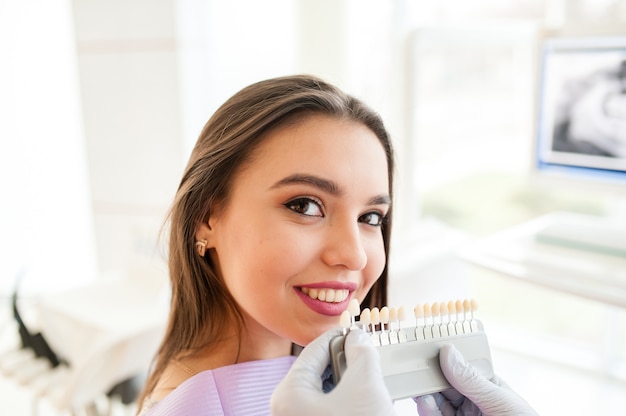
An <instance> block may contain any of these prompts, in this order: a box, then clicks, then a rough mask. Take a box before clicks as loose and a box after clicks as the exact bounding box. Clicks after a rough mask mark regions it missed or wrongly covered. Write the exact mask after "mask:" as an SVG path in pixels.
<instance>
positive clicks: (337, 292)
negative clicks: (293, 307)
mask: <svg viewBox="0 0 626 416" xmlns="http://www.w3.org/2000/svg"><path fill="white" fill-rule="evenodd" d="M300 290H302V293H304V294H306V295H308V296H309V297H310V298H311V299H317V300H321V301H322V302H328V303H339V302H343V301H344V300H346V298H347V297H348V295H349V294H350V292H349V291H348V289H330V288H328V289H309V288H307V287H302V288H300Z"/></svg>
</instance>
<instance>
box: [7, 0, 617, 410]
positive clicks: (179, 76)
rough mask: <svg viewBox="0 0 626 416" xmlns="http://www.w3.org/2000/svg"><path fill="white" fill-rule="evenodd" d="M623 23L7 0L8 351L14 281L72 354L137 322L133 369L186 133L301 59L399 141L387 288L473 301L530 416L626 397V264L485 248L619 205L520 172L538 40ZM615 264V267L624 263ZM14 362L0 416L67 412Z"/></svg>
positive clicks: (352, 1)
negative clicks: (514, 258)
mask: <svg viewBox="0 0 626 416" xmlns="http://www.w3.org/2000/svg"><path fill="white" fill-rule="evenodd" d="M620 35H623V36H626V1H625V0H524V1H522V0H497V1H496V0H465V1H461V0H441V1H437V2H433V1H425V0H377V1H375V0H264V1H262V2H261V1H254V0H233V1H227V2H226V1H219V0H130V1H128V0H126V1H121V0H109V1H98V0H73V1H70V0H46V1H42V0H20V1H12V0H0V52H1V54H2V55H1V58H0V59H1V62H2V64H1V65H0V114H1V116H0V183H1V189H2V192H3V197H2V201H3V202H2V203H1V204H0V296H1V298H0V299H1V301H2V303H1V305H2V312H0V331H2V332H0V339H1V340H2V344H1V346H2V348H3V350H2V351H7V353H6V354H8V353H9V352H11V351H12V348H13V346H14V343H15V342H17V340H18V338H17V337H18V335H17V332H16V330H15V322H14V319H13V312H12V310H11V308H10V306H11V304H12V302H11V300H12V299H11V296H12V295H13V293H14V291H15V289H16V287H18V285H19V294H20V305H21V306H22V310H23V314H24V315H26V316H25V321H26V322H27V323H28V324H29V325H31V328H35V329H33V331H34V330H40V331H42V332H43V334H44V335H46V337H48V338H49V341H50V343H51V344H52V347H53V348H54V349H56V350H60V351H63V352H64V353H65V355H67V354H71V353H75V354H80V352H72V351H84V350H86V349H89V348H91V347H90V346H89V342H90V341H89V339H83V338H90V337H91V339H95V338H97V337H96V336H95V335H94V336H89V337H85V334H86V333H88V334H96V333H97V334H98V335H97V336H98V337H99V336H102V337H106V336H108V334H109V332H110V331H114V330H112V329H111V328H109V324H110V322H113V321H112V320H114V319H118V320H119V321H124V322H125V323H126V324H128V328H127V332H126V333H125V335H124V338H123V339H124V340H125V341H124V342H126V341H128V340H129V339H131V338H132V336H131V335H129V334H135V333H136V332H137V331H140V330H141V329H145V328H150V329H151V331H153V332H152V336H151V337H149V338H147V339H146V340H144V341H145V343H144V344H141V345H142V348H141V359H138V360H135V361H138V362H139V364H140V365H139V366H138V367H137V372H138V373H141V372H142V371H143V372H145V368H147V366H148V364H149V360H150V359H151V357H152V355H153V353H154V348H156V345H155V342H156V341H154V340H158V338H159V337H158V335H159V334H160V332H159V331H160V329H161V327H160V326H159V323H161V324H162V322H163V319H164V316H165V314H166V308H167V272H166V267H165V261H164V254H163V250H162V247H163V241H162V240H160V239H159V233H160V230H161V227H162V225H163V221H164V218H165V215H166V212H167V209H168V206H169V203H170V201H171V200H172V198H173V195H174V193H175V190H176V187H177V184H178V181H179V179H180V176H181V174H182V169H183V167H184V164H185V163H186V160H187V157H188V155H189V153H190V151H191V148H192V146H193V144H194V143H195V140H196V138H197V135H198V134H199V132H200V130H201V129H202V126H203V125H204V123H205V122H206V121H207V120H208V118H209V116H210V115H211V114H212V113H213V112H214V111H215V110H216V109H217V107H218V106H219V105H220V104H221V103H222V102H224V101H225V100H226V99H227V98H228V97H230V96H231V95H232V94H234V93H235V92H236V91H238V90H239V89H241V88H243V87H244V86H246V85H248V84H250V83H252V82H255V81H258V80H261V79H265V78H269V77H274V76H279V75H287V74H294V73H310V74H315V75H317V76H320V77H322V78H325V79H327V80H329V81H331V82H333V83H335V84H337V85H338V86H340V87H342V88H343V89H344V90H346V91H348V92H349V93H351V94H353V95H355V96H357V97H359V98H361V99H363V100H364V101H366V102H367V103H369V104H370V105H371V106H372V107H373V108H374V109H376V110H377V111H378V112H380V113H381V115H382V116H383V119H384V120H385V121H386V124H387V126H388V128H389V130H390V132H391V133H392V137H393V140H394V144H395V146H396V151H397V155H398V165H399V166H398V175H397V176H398V182H397V189H398V191H397V192H396V195H398V196H397V200H396V201H395V204H396V205H395V208H394V209H395V212H396V215H397V217H396V218H395V223H394V227H395V230H394V232H395V236H394V239H395V240H394V244H393V250H394V251H393V256H392V263H391V266H390V267H391V271H392V281H391V298H392V299H391V301H393V302H396V303H398V304H406V305H407V306H411V307H412V303H413V302H422V303H423V302H429V301H441V300H443V301H447V300H450V299H456V298H464V297H474V298H476V299H477V300H478V303H479V305H480V307H479V312H478V314H479V316H480V317H481V319H482V320H483V323H484V324H485V327H486V328H487V333H488V335H489V336H490V342H491V344H492V348H493V350H492V355H493V359H494V365H495V367H496V372H497V373H498V374H499V375H500V376H502V377H503V378H504V379H505V380H507V381H508V382H509V384H511V385H512V387H513V388H514V389H516V390H517V391H518V392H519V393H520V394H522V395H523V396H524V397H525V398H526V399H527V400H528V401H529V402H531V404H532V405H533V406H534V407H535V408H536V410H537V411H538V412H539V413H540V414H568V415H583V414H608V413H619V411H620V410H621V411H624V410H626V364H625V360H626V335H625V334H626V316H625V315H626V314H625V312H624V308H625V307H626V297H624V293H626V276H624V274H623V273H622V274H621V275H620V276H621V277H620V279H621V280H619V281H613V282H612V283H611V284H612V285H613V286H612V287H614V288H615V290H613V291H612V290H611V287H609V289H607V290H606V291H605V292H606V293H609V292H611V293H609V294H608V295H606V296H604V295H595V294H592V295H588V294H590V293H592V292H593V291H594V290H595V289H597V287H598V286H597V285H599V284H600V283H597V282H595V283H594V281H593V280H589V279H587V280H584V276H583V277H580V276H579V277H575V276H573V275H572V277H571V278H572V279H578V280H577V282H582V281H583V280H584V281H585V282H586V283H584V285H583V284H582V283H581V286H580V287H578V288H577V289H572V287H571V285H570V283H564V284H563V285H561V284H557V283H554V282H552V281H551V280H550V279H549V278H546V280H550V282H552V283H549V284H544V282H542V279H543V275H542V274H541V273H539V274H533V273H532V270H531V271H530V272H528V273H526V272H527V270H526V269H524V270H526V271H525V272H524V273H526V274H524V273H522V278H520V274H518V273H515V272H512V273H507V271H506V270H502V269H501V268H498V267H485V264H484V263H481V262H480V261H476V259H477V258H479V257H481V255H482V254H484V253H482V252H481V251H480V250H481V247H485V245H484V244H489V242H490V241H491V240H489V239H490V238H492V237H493V236H499V235H501V233H502V232H506V231H507V230H511V229H512V228H511V227H513V229H516V228H515V227H517V226H520V225H524V224H528V221H531V222H532V220H533V219H536V218H540V217H541V216H542V215H544V214H547V213H551V212H554V211H571V212H580V213H585V214H591V215H599V216H605V215H608V213H612V212H614V211H615V208H616V207H618V208H620V207H621V208H620V209H623V208H624V206H625V205H626V204H623V201H624V195H625V194H626V193H625V192H624V190H626V187H622V188H611V190H608V191H607V190H605V189H602V187H601V186H597V187H596V186H592V187H588V186H582V185H580V186H579V184H578V183H577V182H576V181H567V180H566V181H564V182H559V183H558V184H553V183H544V182H543V181H542V180H541V178H540V179H539V180H536V178H535V173H536V172H534V168H533V161H534V154H535V153H534V149H535V145H536V128H537V112H538V106H537V96H538V87H539V85H540V83H539V77H540V56H541V54H540V45H541V43H542V41H543V40H544V39H545V38H547V37H584V36H620ZM485 242H486V243H485ZM481 244H482V245H481ZM472 249H473V251H472ZM468 250H469V251H468ZM468 253H469V254H468ZM557 254H558V253H557ZM563 256H564V257H563V258H561V260H560V261H561V262H562V263H568V262H570V260H571V258H572V257H573V258H576V257H577V256H576V255H575V254H574V255H572V254H571V253H568V254H567V255H566V254H565V253H564V254H563ZM557 257H558V255H557ZM592 260H593V261H591V263H593V265H596V266H597V265H600V266H602V267H604V266H605V264H604V263H602V261H603V260H602V259H599V260H598V259H597V258H594V259H592ZM606 261H607V264H609V263H610V264H611V267H613V268H612V269H611V270H612V271H611V273H613V274H615V273H614V272H613V271H614V270H618V268H619V270H626V269H624V268H622V266H624V265H625V264H626V261H625V259H624V257H623V256H622V257H621V258H618V259H613V258H611V259H610V260H606ZM598 262H600V263H598ZM620 262H621V263H620ZM518 266H520V264H518ZM521 266H522V267H525V265H524V264H521ZM581 267H584V266H581ZM606 267H608V266H606ZM601 270H604V269H601ZM558 273H559V276H560V277H564V278H567V277H569V276H567V271H565V272H563V271H560V270H559V271H558ZM109 282H112V283H111V284H110V285H108V286H107V284H108V283H109ZM129 282H132V283H129ZM101 285H103V286H101ZM585 285H586V286H585ZM90 287H91V288H93V287H96V288H97V289H91V291H89V289H85V288H90ZM105 287H106V288H105ZM116 288H117V289H116ZM81 291H85V292H81ZM94 292H95V293H96V294H98V296H96V299H97V300H98V301H100V302H101V305H100V304H98V302H94V301H92V300H90V299H91V298H89V296H93V294H94ZM120 292H123V295H124V296H121V295H120ZM587 295H588V296H587ZM603 296H604V297H603ZM81 302H82V303H81ZM107 302H108V303H107ZM90 306H93V308H94V310H95V309H97V308H98V307H101V309H100V310H98V311H96V312H94V317H93V319H92V320H91V321H90V320H89V319H87V318H85V316H87V315H90V312H89V309H90ZM111 306H113V307H111ZM102 309H106V310H107V313H106V314H103V313H101V310H102ZM42 311H44V312H43V315H44V317H42V316H41V315H42ZM72 313H75V314H78V315H81V314H84V315H85V316H83V317H82V321H80V325H85V328H86V329H84V330H83V331H82V332H81V333H82V335H75V333H74V332H72V330H69V332H61V329H59V331H58V332H57V333H56V334H55V333H54V330H53V329H51V328H54V327H55V325H59V328H60V327H61V326H62V325H61V324H59V323H58V322H60V321H63V322H64V323H65V326H64V327H63V331H68V330H67V329H66V328H80V326H79V324H77V323H76V321H75V319H78V318H76V316H75V315H72ZM57 314H58V315H59V316H62V317H60V318H58V319H57V318H55V317H56V316H57ZM63 314H65V315H63ZM68 315H69V316H71V318H68ZM129 316H133V317H134V318H135V319H136V322H135V321H133V322H134V323H133V324H132V325H131V324H130V323H128V322H129ZM108 318H110V320H107V319H108ZM55 319H57V320H55ZM72 319H74V321H73V320H72ZM90 319H91V318H90ZM67 322H70V324H67ZM93 322H98V324H97V325H96V324H93ZM115 322H117V321H115ZM110 326H114V325H112V324H111V325H110ZM94 327H97V331H96V330H94V329H93V328H94ZM115 328H116V329H119V325H117V324H116V325H115ZM89 331H96V332H93V333H92V332H89ZM107 331H109V332H107ZM105 332H106V334H107V335H103V334H104V333H105ZM48 334H50V335H48ZM116 336H117V335H116ZM72 337H76V338H75V339H73V338H72ZM116 339H117V338H116ZM64 344H65V345H64ZM68 344H69V345H68ZM102 345H104V344H102ZM102 345H100V346H99V348H100V349H94V350H93V351H94V352H93V354H94V355H99V354H100V353H102V351H105V350H106V348H105V347H103V346H102ZM106 345H111V343H109V344H106ZM125 345H126V344H125ZM107 348H108V347H107ZM124 348H126V349H122V351H128V348H127V346H126V347H124ZM106 351H108V350H106ZM116 351H118V350H116ZM116 354H125V353H119V351H118V352H116ZM100 356H101V357H105V356H106V355H105V354H104V353H102V355H100ZM125 356H126V357H131V358H132V356H129V355H128V354H126V355H125ZM133 359H134V358H133ZM81 362H82V361H81ZM85 362H87V361H85ZM0 364H2V359H0ZM0 367H2V365H0ZM14 373H15V371H14V372H13V373H12V372H11V371H8V372H7V371H5V375H4V377H3V378H2V377H0V413H1V414H12V415H13V414H15V415H21V414H29V412H33V411H37V412H39V413H40V414H56V413H54V412H58V411H62V410H63V409H60V408H57V409H56V410H53V408H52V407H51V406H48V407H46V406H47V405H46V403H44V402H45V400H43V401H41V400H40V401H33V397H39V396H41V397H43V396H44V395H43V393H41V391H38V392H36V393H33V390H32V388H30V387H29V382H30V381H32V378H31V379H29V380H30V381H29V382H25V381H24V380H16V379H14V377H13V378H12V377H11V376H10V375H11V374H14ZM132 375H134V374H130V373H129V374H124V377H127V376H132ZM116 377H117V378H116ZM18 379H19V377H18ZM112 381H120V377H118V376H113V375H111V376H110V377H108V378H106V383H105V382H104V381H103V386H104V387H102V388H101V390H103V391H108V388H109V387H111V385H112V384H111V383H112ZM107 383H108V384H107ZM78 384H81V383H78ZM65 394H66V395H71V394H73V393H68V392H66V393H65ZM37 395H39V396H37ZM70 402H71V400H70ZM33 403H35V404H34V405H33ZM59 403H60V402H59ZM77 403H78V402H77ZM81 403H82V402H81ZM126 404H128V405H129V406H126V407H132V401H131V403H126ZM59 406H60V405H59ZM411 406H412V404H410V403H399V404H398V409H399V412H402V414H405V413H406V414H415V412H414V411H413V410H412V408H411ZM61 407H62V406H61ZM46 409H47V410H46ZM126 410H127V409H126ZM46 411H48V413H45V412H46ZM92 411H94V410H93V408H92ZM129 414H130V413H129Z"/></svg>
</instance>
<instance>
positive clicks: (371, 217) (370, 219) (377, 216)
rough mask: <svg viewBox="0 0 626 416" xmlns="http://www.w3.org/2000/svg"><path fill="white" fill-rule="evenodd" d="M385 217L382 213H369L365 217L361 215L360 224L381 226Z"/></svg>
mask: <svg viewBox="0 0 626 416" xmlns="http://www.w3.org/2000/svg"><path fill="white" fill-rule="evenodd" d="M383 218H384V217H383V215H382V214H381V213H380V212H368V213H367V214H365V215H361V217H360V218H359V221H360V222H364V223H365V224H367V225H373V226H376V227H377V226H380V225H382V223H383Z"/></svg>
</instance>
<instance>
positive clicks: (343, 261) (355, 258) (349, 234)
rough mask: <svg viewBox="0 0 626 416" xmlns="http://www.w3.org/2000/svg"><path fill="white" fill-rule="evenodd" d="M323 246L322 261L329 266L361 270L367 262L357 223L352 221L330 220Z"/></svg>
mask: <svg viewBox="0 0 626 416" xmlns="http://www.w3.org/2000/svg"><path fill="white" fill-rule="evenodd" d="M328 228H329V232H328V238H327V241H326V247H325V248H324V254H323V257H324V262H326V263H327V264H328V265H330V266H343V267H345V268H346V269H348V270H354V271H357V270H362V269H363V268H365V265H366V264H367V254H366V252H365V247H364V245H363V240H362V236H361V232H360V230H359V224H358V223H357V222H356V221H354V222H338V221H335V222H331V223H329V225H328Z"/></svg>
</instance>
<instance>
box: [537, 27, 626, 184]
mask: <svg viewBox="0 0 626 416" xmlns="http://www.w3.org/2000/svg"><path fill="white" fill-rule="evenodd" d="M538 81H539V93H538V114H537V136H536V148H535V155H534V156H535V157H534V158H533V159H534V164H535V166H534V170H535V173H538V174H539V176H541V177H551V178H556V179H562V180H565V181H568V182H569V184H570V185H572V186H575V185H577V184H578V185H580V184H588V185H592V187H594V189H595V187H596V186H602V187H606V186H609V187H619V188H620V190H621V191H624V192H625V193H626V36H621V37H616V36H614V37H570V38H551V39H546V40H544V41H543V42H542V46H541V65H540V70H539V80H538ZM616 189H617V188H616Z"/></svg>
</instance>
